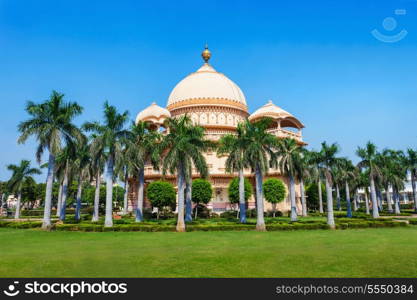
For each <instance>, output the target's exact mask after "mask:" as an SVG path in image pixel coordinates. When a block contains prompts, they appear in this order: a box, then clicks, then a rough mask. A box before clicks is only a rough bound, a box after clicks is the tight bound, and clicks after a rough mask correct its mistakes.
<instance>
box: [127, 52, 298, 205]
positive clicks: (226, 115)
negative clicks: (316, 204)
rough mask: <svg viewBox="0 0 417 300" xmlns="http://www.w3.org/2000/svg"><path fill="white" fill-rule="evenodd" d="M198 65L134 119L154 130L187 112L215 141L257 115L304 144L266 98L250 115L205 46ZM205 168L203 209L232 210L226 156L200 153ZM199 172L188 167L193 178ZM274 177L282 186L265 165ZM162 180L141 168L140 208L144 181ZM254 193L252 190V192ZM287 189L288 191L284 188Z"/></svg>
mask: <svg viewBox="0 0 417 300" xmlns="http://www.w3.org/2000/svg"><path fill="white" fill-rule="evenodd" d="M202 57H203V60H204V63H203V65H202V66H201V67H200V68H199V69H198V70H197V71H195V72H193V73H191V74H189V75H188V76H186V77H185V78H184V79H182V80H181V81H180V82H179V83H178V84H177V85H176V86H175V87H174V89H173V90H172V92H171V94H170V95H169V97H168V101H167V104H166V108H164V107H160V106H158V105H157V104H156V103H152V104H151V105H150V106H149V107H147V108H146V109H144V110H143V111H141V112H139V114H138V115H137V117H136V122H139V121H146V122H149V123H150V124H152V126H153V127H154V128H155V129H156V130H160V131H162V132H163V131H164V130H165V129H164V128H163V126H164V121H165V120H166V119H167V118H170V117H174V118H175V117H178V116H182V115H185V114H187V115H188V116H189V117H190V118H191V119H192V121H193V123H195V124H198V125H200V126H202V127H204V128H205V134H206V138H207V139H210V140H213V141H218V140H219V139H220V138H221V137H222V136H223V135H225V134H228V133H234V132H235V131H236V128H237V125H238V123H240V122H242V121H245V120H247V119H248V120H250V121H256V120H258V119H260V118H262V117H270V118H272V119H273V120H274V122H273V125H272V126H271V128H269V132H270V133H271V134H274V135H275V136H277V137H279V138H285V137H290V138H293V139H295V140H296V141H297V142H298V143H300V144H303V145H304V144H305V143H304V141H303V138H302V129H303V128H304V125H303V124H302V123H301V122H300V121H299V120H298V119H297V118H296V117H295V116H294V115H292V114H290V113H289V112H287V111H285V110H283V109H282V108H281V107H279V106H277V105H275V104H274V103H273V102H272V101H268V102H267V103H266V104H265V105H264V106H262V107H260V108H259V109H257V110H256V111H255V112H253V113H252V114H250V113H249V111H248V106H247V102H246V98H245V95H244V93H243V92H242V90H241V89H240V87H239V86H238V85H237V84H236V83H234V82H233V81H232V80H230V79H229V78H228V77H227V76H225V75H224V74H222V73H219V72H217V71H216V70H215V69H214V68H213V66H212V65H211V64H209V59H210V57H211V53H210V51H209V50H208V48H207V47H206V49H205V50H204V51H203V53H202ZM205 157H206V160H207V164H208V167H209V180H210V182H211V184H212V186H213V196H212V200H211V202H210V203H209V204H208V208H210V209H212V210H213V211H214V212H222V211H225V210H229V209H234V208H235V207H234V206H233V205H234V204H231V203H230V202H229V201H228V191H227V189H228V185H229V183H230V181H231V180H232V179H233V178H234V177H237V174H230V173H227V172H226V169H225V161H226V157H218V156H217V154H216V153H215V152H207V153H205ZM244 174H245V177H247V178H248V179H249V180H250V181H251V182H252V185H253V186H255V184H254V183H255V178H254V174H253V173H252V172H251V170H249V169H248V170H245V172H244ZM198 177H199V174H198V173H197V172H196V171H195V170H193V178H198ZM269 177H276V178H279V179H281V180H283V181H284V182H285V183H286V185H287V187H288V184H289V183H288V179H287V178H285V177H283V176H281V174H280V172H279V171H278V170H275V169H271V170H270V171H269V172H268V174H267V175H266V176H265V178H269ZM159 179H162V174H161V173H160V172H158V171H156V170H154V169H153V168H152V166H151V165H150V164H149V165H147V166H146V168H145V207H149V206H150V204H149V202H148V201H147V199H146V185H147V184H149V183H150V182H152V181H154V180H159ZM164 180H167V181H170V182H171V183H172V184H174V186H176V177H175V176H173V175H166V176H165V178H164ZM137 185H138V184H137V180H136V179H135V178H132V179H131V180H130V187H129V209H130V210H133V209H134V208H135V206H136V205H135V203H136V199H137V197H136V195H137ZM296 193H297V205H298V206H299V208H300V209H301V204H300V197H299V195H300V194H299V188H298V187H296ZM254 194H255V193H254ZM287 194H288V193H287ZM254 207H255V198H254V196H252V198H251V199H250V200H249V203H248V208H249V209H250V208H254ZM265 209H266V210H270V209H271V205H270V204H269V203H266V202H265ZM277 209H278V210H280V211H289V210H290V200H289V197H288V196H287V199H286V200H285V201H284V202H283V203H280V204H278V205H277Z"/></svg>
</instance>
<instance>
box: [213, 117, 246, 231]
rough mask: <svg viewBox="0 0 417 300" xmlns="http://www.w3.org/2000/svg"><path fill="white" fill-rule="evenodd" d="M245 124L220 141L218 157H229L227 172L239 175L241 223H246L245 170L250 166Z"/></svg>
mask: <svg viewBox="0 0 417 300" xmlns="http://www.w3.org/2000/svg"><path fill="white" fill-rule="evenodd" d="M249 141H250V140H249V139H248V138H247V135H246V127H245V123H239V124H238V126H237V129H236V134H226V135H224V136H223V137H222V138H221V139H220V141H219V147H218V149H217V155H218V156H224V155H227V159H226V163H225V167H226V172H228V173H233V172H237V173H238V174H239V212H240V214H239V215H240V217H239V219H240V223H246V201H245V177H244V175H243V171H244V168H245V167H247V166H248V165H249V163H248V162H247V161H245V160H244V158H245V151H246V149H247V148H248V145H249Z"/></svg>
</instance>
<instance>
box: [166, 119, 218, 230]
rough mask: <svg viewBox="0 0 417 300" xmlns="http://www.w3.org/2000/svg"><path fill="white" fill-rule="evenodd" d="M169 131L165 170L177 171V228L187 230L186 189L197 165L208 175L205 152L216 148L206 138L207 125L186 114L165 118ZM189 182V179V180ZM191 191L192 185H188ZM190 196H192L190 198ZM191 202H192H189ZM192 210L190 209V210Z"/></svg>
mask: <svg viewBox="0 0 417 300" xmlns="http://www.w3.org/2000/svg"><path fill="white" fill-rule="evenodd" d="M166 124H167V127H168V134H167V135H165V136H164V138H163V140H162V143H161V150H163V151H164V154H165V155H164V157H163V162H162V173H163V174H164V175H165V174H166V173H167V172H169V173H171V174H177V186H178V220H177V231H179V232H182V231H185V220H184V192H185V189H186V185H187V182H190V181H191V175H192V174H191V170H192V168H193V167H194V168H195V169H196V170H197V171H198V172H199V173H200V174H201V176H202V177H203V178H205V177H207V176H208V167H207V162H206V159H205V157H204V155H203V153H204V152H207V151H208V150H209V149H211V148H213V147H214V145H213V143H212V142H210V141H208V140H206V139H205V136H204V128H203V127H201V126H194V125H193V124H192V122H191V119H190V117H188V116H187V115H184V116H181V117H179V118H170V119H168V120H167V121H166ZM188 184H189V183H188ZM188 190H189V191H190V189H188ZM190 200H191V199H190ZM190 204H191V203H190ZM187 213H190V214H191V211H188V210H187Z"/></svg>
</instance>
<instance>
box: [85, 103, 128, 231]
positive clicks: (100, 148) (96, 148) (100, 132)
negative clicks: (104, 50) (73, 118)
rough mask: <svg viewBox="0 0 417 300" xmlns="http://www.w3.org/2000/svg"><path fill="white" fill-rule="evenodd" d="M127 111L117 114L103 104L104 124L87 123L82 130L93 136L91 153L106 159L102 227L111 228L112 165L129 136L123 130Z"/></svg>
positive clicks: (112, 108)
mask: <svg viewBox="0 0 417 300" xmlns="http://www.w3.org/2000/svg"><path fill="white" fill-rule="evenodd" d="M128 116H129V113H128V112H127V111H125V112H123V113H119V112H118V111H117V109H116V107H114V106H112V105H109V103H108V102H107V101H106V102H105V103H104V122H103V123H99V122H87V123H85V124H84V125H83V128H84V129H85V130H86V131H88V132H93V133H94V134H95V137H94V139H93V140H92V142H91V151H92V152H93V153H104V155H105V157H106V159H107V160H106V171H107V173H106V215H105V221H104V226H106V227H112V226H113V202H112V199H113V183H114V164H115V162H116V161H117V160H119V159H120V156H121V153H122V149H123V140H125V139H126V137H127V136H128V135H129V132H128V130H126V129H125V128H124V126H125V124H126V122H127V121H128Z"/></svg>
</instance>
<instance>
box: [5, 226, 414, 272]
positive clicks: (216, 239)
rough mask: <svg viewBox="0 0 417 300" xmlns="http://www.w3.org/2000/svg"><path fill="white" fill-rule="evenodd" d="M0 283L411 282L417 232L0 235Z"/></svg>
mask: <svg viewBox="0 0 417 300" xmlns="http://www.w3.org/2000/svg"><path fill="white" fill-rule="evenodd" d="M0 243H1V244H0V253H1V263H0V277H417V227H414V226H413V227H407V228H382V229H358V230H338V231H331V230H314V231H282V232H261V233H259V232H190V233H175V232H159V233H139V232H106V233H85V232H43V231H39V230H16V229H0Z"/></svg>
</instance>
